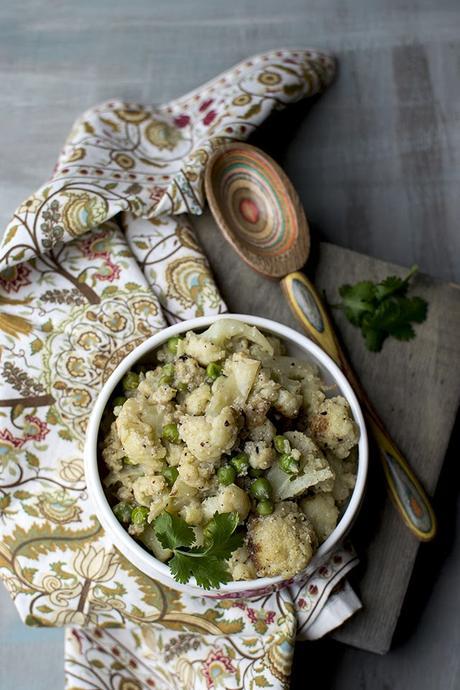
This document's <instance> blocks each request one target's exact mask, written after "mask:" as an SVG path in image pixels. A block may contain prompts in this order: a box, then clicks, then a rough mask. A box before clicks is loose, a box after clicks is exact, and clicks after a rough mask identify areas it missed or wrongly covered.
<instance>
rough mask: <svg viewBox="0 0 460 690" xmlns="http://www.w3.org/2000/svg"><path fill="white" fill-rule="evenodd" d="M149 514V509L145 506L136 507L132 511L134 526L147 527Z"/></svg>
mask: <svg viewBox="0 0 460 690" xmlns="http://www.w3.org/2000/svg"><path fill="white" fill-rule="evenodd" d="M148 514H149V509H148V508H146V507H145V506H136V507H135V508H133V509H132V511H131V522H132V523H133V525H145V523H146V522H147V517H148Z"/></svg>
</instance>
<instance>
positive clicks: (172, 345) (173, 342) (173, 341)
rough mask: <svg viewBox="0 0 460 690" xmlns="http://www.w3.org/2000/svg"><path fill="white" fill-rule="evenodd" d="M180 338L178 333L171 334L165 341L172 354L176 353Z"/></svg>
mask: <svg viewBox="0 0 460 690" xmlns="http://www.w3.org/2000/svg"><path fill="white" fill-rule="evenodd" d="M181 340H182V338H181V337H180V335H173V337H172V338H170V339H169V340H168V342H167V343H166V347H167V348H168V350H169V351H170V352H171V353H172V354H173V355H175V354H177V346H178V345H179V342H180V341H181Z"/></svg>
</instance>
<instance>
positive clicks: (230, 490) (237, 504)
mask: <svg viewBox="0 0 460 690" xmlns="http://www.w3.org/2000/svg"><path fill="white" fill-rule="evenodd" d="M202 508H203V515H204V518H205V520H210V519H211V518H212V517H213V515H214V513H233V512H235V513H238V515H239V516H240V520H241V521H242V522H243V521H244V520H246V518H247V516H248V514H249V511H250V510H251V501H250V500H249V496H248V495H247V493H246V492H245V491H243V489H240V487H239V486H236V484H229V486H222V487H220V489H219V492H218V493H217V495H216V496H210V497H209V498H206V499H205V500H204V501H203V503H202Z"/></svg>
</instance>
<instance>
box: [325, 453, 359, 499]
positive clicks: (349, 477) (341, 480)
mask: <svg viewBox="0 0 460 690" xmlns="http://www.w3.org/2000/svg"><path fill="white" fill-rule="evenodd" d="M326 456H327V459H328V461H329V464H330V466H331V467H332V469H333V470H334V473H335V481H334V484H333V486H332V495H333V496H334V498H335V500H336V503H337V505H339V506H342V505H343V504H344V503H345V501H346V500H347V498H348V497H349V495H350V494H351V492H352V491H353V489H354V488H355V484H356V464H355V462H354V459H353V461H344V460H341V459H340V458H337V457H336V456H335V455H334V454H333V453H331V452H326Z"/></svg>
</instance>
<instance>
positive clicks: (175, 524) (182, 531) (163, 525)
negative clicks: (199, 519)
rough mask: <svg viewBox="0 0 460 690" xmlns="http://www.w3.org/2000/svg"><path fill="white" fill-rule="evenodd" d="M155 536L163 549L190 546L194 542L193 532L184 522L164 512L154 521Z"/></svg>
mask: <svg viewBox="0 0 460 690" xmlns="http://www.w3.org/2000/svg"><path fill="white" fill-rule="evenodd" d="M154 526H155V534H156V535H157V537H158V540H159V542H160V544H161V545H162V547H163V548H164V549H172V550H174V549H176V548H177V547H179V546H191V545H192V544H193V542H194V541H195V532H194V531H193V529H192V527H190V525H187V523H186V522H185V520H182V519H181V518H178V517H176V516H175V515H171V513H168V512H166V511H164V512H163V513H161V514H160V515H159V516H158V517H157V518H156V520H155V523H154Z"/></svg>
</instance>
